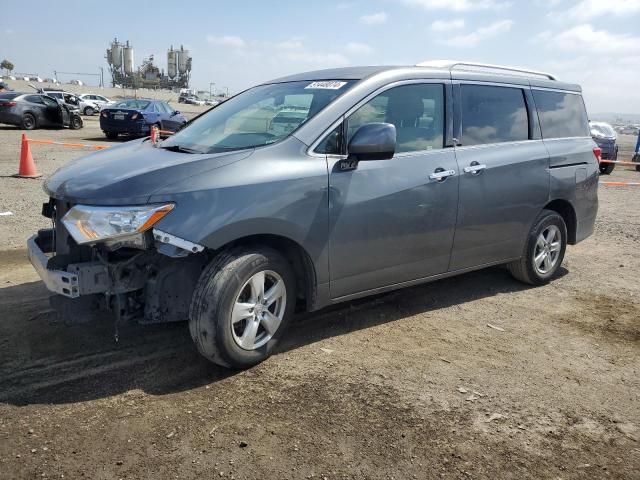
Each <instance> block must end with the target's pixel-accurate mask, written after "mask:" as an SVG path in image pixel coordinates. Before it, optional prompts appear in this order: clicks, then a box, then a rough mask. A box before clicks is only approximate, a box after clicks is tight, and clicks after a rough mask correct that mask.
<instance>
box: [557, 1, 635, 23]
mask: <svg viewBox="0 0 640 480" xmlns="http://www.w3.org/2000/svg"><path fill="white" fill-rule="evenodd" d="M638 12H640V0H581V1H580V2H578V3H577V4H576V5H574V6H573V7H572V8H570V9H569V11H568V13H569V16H571V17H573V18H577V19H579V20H588V19H590V18H595V17H599V16H601V15H607V14H610V15H617V16H621V15H633V14H634V13H638Z"/></svg>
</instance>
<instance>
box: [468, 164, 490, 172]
mask: <svg viewBox="0 0 640 480" xmlns="http://www.w3.org/2000/svg"><path fill="white" fill-rule="evenodd" d="M485 168H487V166H486V165H484V164H482V163H478V164H475V165H469V166H468V167H464V169H463V170H464V173H478V172H480V171H481V170H484V169H485Z"/></svg>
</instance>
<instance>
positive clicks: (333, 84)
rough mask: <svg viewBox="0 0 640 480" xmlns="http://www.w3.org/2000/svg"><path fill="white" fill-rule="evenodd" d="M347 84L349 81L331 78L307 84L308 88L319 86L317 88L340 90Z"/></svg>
mask: <svg viewBox="0 0 640 480" xmlns="http://www.w3.org/2000/svg"><path fill="white" fill-rule="evenodd" d="M346 84H347V82H340V81H337V80H330V81H327V82H311V83H310V84H309V85H307V86H306V87H304V88H305V89H306V88H317V89H324V90H339V89H340V88H342V87H344V86H345V85H346Z"/></svg>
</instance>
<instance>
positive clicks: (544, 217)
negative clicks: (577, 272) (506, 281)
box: [507, 210, 567, 285]
mask: <svg viewBox="0 0 640 480" xmlns="http://www.w3.org/2000/svg"><path fill="white" fill-rule="evenodd" d="M566 248H567V226H566V224H565V223H564V219H563V218H562V217H561V216H560V215H559V214H558V213H557V212H554V211H552V210H543V211H542V212H541V213H540V215H538V218H536V220H535V222H533V226H532V227H531V230H530V231H529V234H528V235H527V241H526V243H525V247H524V252H523V254H522V258H520V260H516V261H514V262H511V263H509V264H508V265H507V268H508V269H509V272H511V275H513V277H514V278H515V279H516V280H520V281H521V282H524V283H528V284H529V285H545V284H547V283H549V282H550V281H551V279H552V278H553V277H554V276H555V275H556V274H557V273H558V269H559V268H560V265H562V260H563V259H564V253H565V250H566Z"/></svg>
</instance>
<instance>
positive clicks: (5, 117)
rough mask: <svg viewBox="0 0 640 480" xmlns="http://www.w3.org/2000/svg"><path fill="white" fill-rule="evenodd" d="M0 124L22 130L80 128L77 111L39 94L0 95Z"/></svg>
mask: <svg viewBox="0 0 640 480" xmlns="http://www.w3.org/2000/svg"><path fill="white" fill-rule="evenodd" d="M0 123H6V124H9V125H16V126H18V127H20V128H22V129H23V130H34V129H36V128H41V127H57V128H62V127H69V128H71V129H73V130H75V129H78V128H82V127H83V125H84V124H83V122H82V117H81V116H80V113H79V111H78V110H77V109H72V108H70V107H69V106H68V105H65V104H61V103H59V102H58V101H57V100H55V99H54V98H51V97H49V96H48V95H43V94H40V93H19V92H10V93H0Z"/></svg>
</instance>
